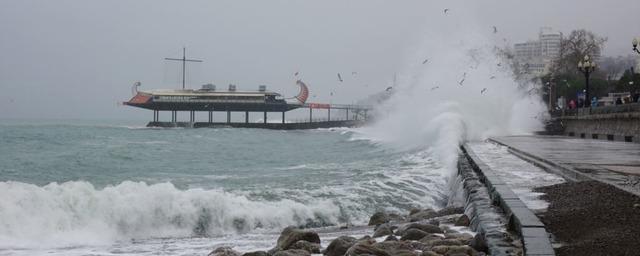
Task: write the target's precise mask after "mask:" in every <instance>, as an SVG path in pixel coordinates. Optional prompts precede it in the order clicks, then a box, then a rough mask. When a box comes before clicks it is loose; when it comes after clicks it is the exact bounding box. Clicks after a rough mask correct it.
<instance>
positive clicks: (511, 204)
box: [461, 144, 555, 256]
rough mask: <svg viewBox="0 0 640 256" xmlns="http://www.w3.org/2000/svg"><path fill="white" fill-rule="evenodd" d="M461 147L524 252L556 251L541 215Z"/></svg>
mask: <svg viewBox="0 0 640 256" xmlns="http://www.w3.org/2000/svg"><path fill="white" fill-rule="evenodd" d="M461 149H462V151H463V152H464V154H465V157H466V158H467V159H468V161H469V163H470V165H471V166H472V167H473V169H474V171H476V172H477V173H478V176H479V179H480V180H481V181H482V182H483V183H484V184H485V185H486V186H487V187H488V189H489V190H490V191H491V193H490V195H491V198H492V200H493V204H494V205H496V206H498V207H500V208H501V209H502V210H503V211H504V212H505V213H506V215H507V216H508V219H509V225H508V226H509V228H510V229H512V230H515V231H516V232H518V234H519V235H520V236H521V237H522V241H523V243H524V249H525V255H528V256H533V255H540V256H541V255H555V252H554V251H553V247H552V246H551V241H550V240H549V234H547V232H546V231H545V228H544V224H543V223H542V222H541V221H540V219H538V217H537V216H536V215H535V214H534V213H533V212H532V211H531V210H530V209H529V208H527V206H526V205H525V204H524V203H523V202H522V201H521V200H520V198H519V197H518V196H517V195H516V194H515V193H514V192H513V191H512V190H511V188H509V187H508V186H507V185H506V184H505V183H504V181H502V179H500V178H499V177H498V176H497V175H495V172H494V171H493V170H491V168H489V166H488V165H486V164H485V163H483V162H482V161H481V160H480V159H479V158H478V156H477V155H476V154H475V153H474V152H473V151H472V150H471V149H470V148H469V147H468V146H467V145H466V144H464V145H462V147H461Z"/></svg>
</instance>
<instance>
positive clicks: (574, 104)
mask: <svg viewBox="0 0 640 256" xmlns="http://www.w3.org/2000/svg"><path fill="white" fill-rule="evenodd" d="M575 108H576V101H574V100H571V101H569V109H575Z"/></svg>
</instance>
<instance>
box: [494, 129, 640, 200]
mask: <svg viewBox="0 0 640 256" xmlns="http://www.w3.org/2000/svg"><path fill="white" fill-rule="evenodd" d="M491 140H493V141H495V142H497V143H500V144H502V145H505V146H508V147H510V148H511V149H514V151H518V152H517V153H522V154H524V155H525V156H526V157H529V158H530V160H533V161H539V162H541V164H548V165H552V166H555V167H557V168H559V169H570V170H572V171H575V172H576V173H577V174H578V175H579V176H581V177H587V178H588V179H595V180H599V181H602V182H605V183H609V184H611V185H614V186H616V187H619V188H621V189H623V190H626V191H628V192H631V193H634V194H636V195H640V144H638V143H629V142H612V141H602V140H589V139H578V138H571V137H564V136H540V135H532V136H506V137H496V138H491ZM578 179H580V178H578Z"/></svg>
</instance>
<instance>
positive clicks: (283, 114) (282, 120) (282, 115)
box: [282, 111, 285, 124]
mask: <svg viewBox="0 0 640 256" xmlns="http://www.w3.org/2000/svg"><path fill="white" fill-rule="evenodd" d="M282 123H283V124H284V123H285V122H284V111H282Z"/></svg>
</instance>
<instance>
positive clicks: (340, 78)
mask: <svg viewBox="0 0 640 256" xmlns="http://www.w3.org/2000/svg"><path fill="white" fill-rule="evenodd" d="M338 81H340V82H342V81H343V80H342V76H341V75H340V73H338Z"/></svg>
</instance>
